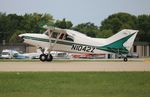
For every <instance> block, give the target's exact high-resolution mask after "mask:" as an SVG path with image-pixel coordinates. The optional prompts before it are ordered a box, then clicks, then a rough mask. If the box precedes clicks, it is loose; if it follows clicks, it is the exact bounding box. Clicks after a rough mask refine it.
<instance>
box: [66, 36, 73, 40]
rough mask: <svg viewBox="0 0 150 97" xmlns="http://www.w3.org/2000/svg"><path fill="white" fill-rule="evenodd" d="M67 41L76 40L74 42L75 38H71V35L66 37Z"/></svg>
mask: <svg viewBox="0 0 150 97" xmlns="http://www.w3.org/2000/svg"><path fill="white" fill-rule="evenodd" d="M65 40H67V41H74V40H73V37H72V36H70V35H66V36H65Z"/></svg>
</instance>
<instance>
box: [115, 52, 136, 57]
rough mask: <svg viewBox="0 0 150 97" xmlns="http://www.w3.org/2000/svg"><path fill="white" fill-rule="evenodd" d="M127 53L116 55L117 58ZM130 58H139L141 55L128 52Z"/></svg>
mask: <svg viewBox="0 0 150 97" xmlns="http://www.w3.org/2000/svg"><path fill="white" fill-rule="evenodd" d="M124 56H125V55H124V54H123V55H116V57H117V58H123V57H124ZM127 57H128V58H139V55H138V54H137V53H128V54H127Z"/></svg>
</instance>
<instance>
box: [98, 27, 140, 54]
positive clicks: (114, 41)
mask: <svg viewBox="0 0 150 97" xmlns="http://www.w3.org/2000/svg"><path fill="white" fill-rule="evenodd" d="M137 33H138V30H129V29H124V30H122V31H120V32H118V33H117V34H115V35H113V36H111V37H109V38H107V39H106V43H107V44H106V45H104V46H102V47H100V49H101V50H105V51H109V52H114V53H115V52H117V51H118V50H120V51H121V52H120V53H128V52H129V51H130V49H131V48H132V45H133V42H134V40H135V37H136V35H137Z"/></svg>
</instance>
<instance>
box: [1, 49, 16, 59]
mask: <svg viewBox="0 0 150 97" xmlns="http://www.w3.org/2000/svg"><path fill="white" fill-rule="evenodd" d="M17 54H18V52H17V51H15V50H8V49H5V50H2V53H1V58H2V59H13V58H15V56H16V55H17Z"/></svg>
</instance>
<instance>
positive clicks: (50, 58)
mask: <svg viewBox="0 0 150 97" xmlns="http://www.w3.org/2000/svg"><path fill="white" fill-rule="evenodd" d="M52 60H53V56H52V55H51V54H50V55H47V60H46V61H49V62H51V61H52Z"/></svg>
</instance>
